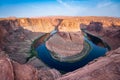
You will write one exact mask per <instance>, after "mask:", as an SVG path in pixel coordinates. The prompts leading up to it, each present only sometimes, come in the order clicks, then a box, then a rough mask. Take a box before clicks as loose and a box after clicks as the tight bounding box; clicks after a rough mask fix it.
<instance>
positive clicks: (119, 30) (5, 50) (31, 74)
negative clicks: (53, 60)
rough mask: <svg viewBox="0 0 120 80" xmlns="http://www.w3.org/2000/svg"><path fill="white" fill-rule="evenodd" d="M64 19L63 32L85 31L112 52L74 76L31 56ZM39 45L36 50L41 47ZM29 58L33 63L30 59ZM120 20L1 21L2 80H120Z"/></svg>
mask: <svg viewBox="0 0 120 80" xmlns="http://www.w3.org/2000/svg"><path fill="white" fill-rule="evenodd" d="M59 19H62V20H63V21H62V23H61V24H60V25H59V26H60V27H59V31H60V32H77V31H80V28H81V29H85V30H87V31H88V32H89V33H91V34H93V35H95V36H98V37H100V38H101V39H102V40H103V41H105V42H107V44H108V45H109V46H110V48H111V51H108V52H107V53H106V55H105V56H103V57H100V58H98V59H95V60H93V61H92V62H90V63H88V64H87V65H85V66H84V67H83V68H79V69H77V70H75V71H73V72H69V73H66V74H61V73H60V72H59V71H57V70H55V69H51V68H49V67H47V66H46V64H44V63H43V62H42V61H40V60H39V59H38V58H37V57H35V56H34V57H32V58H31V57H30V56H31V54H30V53H31V48H32V46H31V45H32V44H33V42H34V40H36V39H37V38H38V37H40V36H42V35H44V34H45V33H50V32H51V31H52V30H54V29H55V26H56V25H57V24H58V23H59ZM40 42H41V41H39V40H38V41H37V42H36V43H35V44H34V46H37V45H39V43H40ZM28 58H29V59H28ZM119 73H120V18H113V17H65V16H64V17H63V16H56V17H40V18H0V79H1V80H119V79H120V74H119Z"/></svg>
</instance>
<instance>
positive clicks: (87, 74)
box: [57, 48, 120, 80]
mask: <svg viewBox="0 0 120 80" xmlns="http://www.w3.org/2000/svg"><path fill="white" fill-rule="evenodd" d="M119 79H120V48H118V49H116V50H114V51H110V52H108V53H107V54H106V56H105V57H100V58H98V59H96V60H94V61H92V62H90V63H89V64H88V65H86V66H85V67H83V68H80V69H77V70H75V71H73V72H70V73H67V74H65V75H63V76H62V77H60V78H58V79H57V80H119Z"/></svg>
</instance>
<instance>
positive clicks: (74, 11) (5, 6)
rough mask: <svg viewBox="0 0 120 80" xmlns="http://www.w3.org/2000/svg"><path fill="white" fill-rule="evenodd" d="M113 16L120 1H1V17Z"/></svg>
mask: <svg viewBox="0 0 120 80" xmlns="http://www.w3.org/2000/svg"><path fill="white" fill-rule="evenodd" d="M9 16H16V17H39V16H113V17H120V0H0V17H9Z"/></svg>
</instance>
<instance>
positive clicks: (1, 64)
mask: <svg viewBox="0 0 120 80" xmlns="http://www.w3.org/2000/svg"><path fill="white" fill-rule="evenodd" d="M60 76H61V74H60V73H59V72H58V71H57V70H55V69H47V68H46V69H42V68H41V69H39V70H38V69H36V68H34V67H33V66H31V65H27V64H19V63H17V62H15V61H12V60H11V59H10V58H9V57H8V56H7V55H6V54H5V53H3V52H0V80H55V79H56V78H58V77H60Z"/></svg>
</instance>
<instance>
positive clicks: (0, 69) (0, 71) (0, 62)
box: [0, 52, 14, 80]
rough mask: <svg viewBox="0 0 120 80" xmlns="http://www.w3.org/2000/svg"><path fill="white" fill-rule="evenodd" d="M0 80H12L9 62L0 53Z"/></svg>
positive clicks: (11, 68) (11, 69)
mask: <svg viewBox="0 0 120 80" xmlns="http://www.w3.org/2000/svg"><path fill="white" fill-rule="evenodd" d="M0 80H14V73H13V67H12V64H11V61H10V59H9V58H7V57H6V56H5V54H4V53H3V52H1V53H0Z"/></svg>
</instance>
